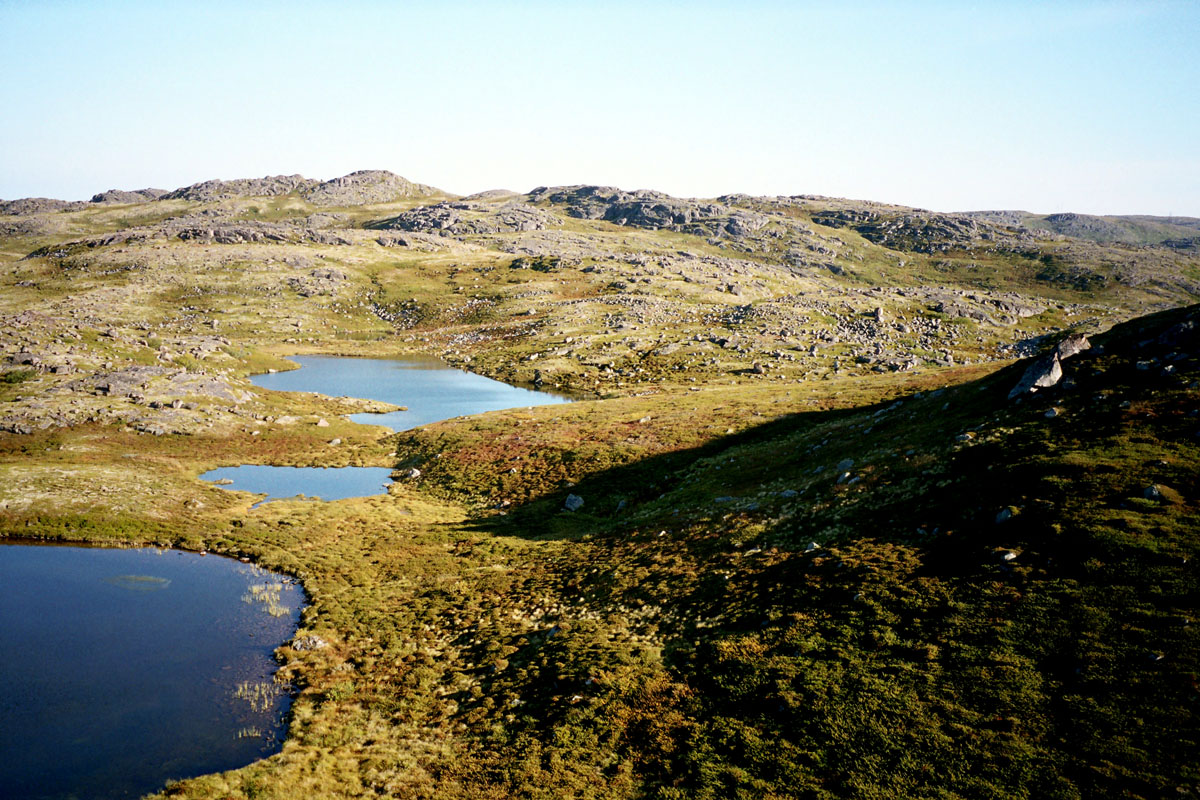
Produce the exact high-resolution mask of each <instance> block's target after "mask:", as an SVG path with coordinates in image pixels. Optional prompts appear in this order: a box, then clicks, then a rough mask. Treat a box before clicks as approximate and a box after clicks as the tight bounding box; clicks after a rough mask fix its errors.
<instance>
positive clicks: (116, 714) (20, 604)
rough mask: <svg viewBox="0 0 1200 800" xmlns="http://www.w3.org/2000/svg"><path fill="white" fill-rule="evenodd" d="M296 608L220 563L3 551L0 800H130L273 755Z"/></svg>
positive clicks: (148, 554)
mask: <svg viewBox="0 0 1200 800" xmlns="http://www.w3.org/2000/svg"><path fill="white" fill-rule="evenodd" d="M303 603H304V596H303V592H302V590H301V589H300V587H299V586H298V585H297V584H296V583H295V582H294V581H292V580H291V579H289V578H286V577H283V576H279V575H275V574H273V573H270V572H266V571H263V570H261V569H258V568H256V567H254V566H252V565H250V564H243V563H241V562H239V561H236V560H233V559H228V558H221V557H219V556H213V555H209V556H201V555H199V554H197V553H185V552H181V551H177V550H157V549H146V548H140V549H130V550H116V549H104V548H90V547H60V546H28V545H16V544H7V543H0V797H3V798H55V799H56V800H57V799H59V798H64V799H65V798H69V797H87V798H136V797H140V796H141V795H143V794H146V793H148V792H153V791H157V790H160V789H161V788H162V787H163V785H164V784H165V783H166V782H167V781H169V780H172V779H178V778H185V777H193V776H196V775H201V774H205V773H209V772H216V771H221V770H228V769H233V768H236V767H240V766H244V765H245V764H248V763H250V762H252V761H254V760H256V759H259V758H262V757H264V756H266V755H269V754H271V753H273V752H276V751H278V750H279V748H280V746H281V745H282V740H283V736H284V733H285V731H284V726H283V718H284V714H285V712H286V710H287V708H288V705H289V703H290V700H289V698H288V696H287V694H286V693H285V692H282V691H281V690H280V689H279V687H276V686H275V684H273V683H272V680H271V678H272V675H273V674H274V673H275V670H276V665H275V662H274V660H273V659H272V655H271V654H272V651H273V650H274V649H275V648H276V647H278V646H279V645H280V644H282V643H283V642H285V641H287V640H289V639H290V638H291V636H292V635H293V633H294V632H295V630H296V626H297V624H298V621H299V618H300V609H301V607H302V605H303Z"/></svg>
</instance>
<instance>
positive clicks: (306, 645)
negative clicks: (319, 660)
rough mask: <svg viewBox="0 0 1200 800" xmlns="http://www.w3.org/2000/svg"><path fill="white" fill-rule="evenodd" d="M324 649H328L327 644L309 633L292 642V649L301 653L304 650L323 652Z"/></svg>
mask: <svg viewBox="0 0 1200 800" xmlns="http://www.w3.org/2000/svg"><path fill="white" fill-rule="evenodd" d="M326 647H329V642H327V641H325V640H324V639H322V638H321V637H320V636H315V635H313V634H311V633H310V634H308V635H306V636H301V637H299V638H298V639H293V640H292V649H293V650H299V651H301V652H303V651H305V650H323V649H324V648H326Z"/></svg>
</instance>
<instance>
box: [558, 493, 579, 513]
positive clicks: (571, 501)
mask: <svg viewBox="0 0 1200 800" xmlns="http://www.w3.org/2000/svg"><path fill="white" fill-rule="evenodd" d="M563 508H565V509H566V510H567V511H578V510H579V509H581V508H583V498H582V497H580V496H579V495H577V494H569V495H567V499H566V501H565V502H564V503H563Z"/></svg>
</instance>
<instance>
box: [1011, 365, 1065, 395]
mask: <svg viewBox="0 0 1200 800" xmlns="http://www.w3.org/2000/svg"><path fill="white" fill-rule="evenodd" d="M1062 375H1063V371H1062V364H1060V363H1059V361H1058V353H1051V354H1050V355H1048V356H1042V357H1041V358H1039V359H1037V360H1035V361H1034V362H1033V363H1032V364H1030V365H1029V368H1028V369H1026V370H1025V374H1024V375H1023V376H1021V380H1020V381H1019V382H1018V383H1017V385H1016V386H1014V387H1013V389H1012V391H1010V392H1009V393H1008V399H1009V400H1012V399H1013V398H1015V397H1020V396H1021V395H1025V394H1029V393H1030V392H1036V391H1037V390H1038V389H1044V388H1046V387H1048V386H1053V385H1054V384H1056V383H1058V382H1059V381H1060V380H1062Z"/></svg>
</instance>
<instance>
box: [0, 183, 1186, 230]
mask: <svg viewBox="0 0 1200 800" xmlns="http://www.w3.org/2000/svg"><path fill="white" fill-rule="evenodd" d="M288 195H294V196H296V197H298V198H300V199H302V200H304V201H306V202H308V203H310V204H311V205H313V206H316V207H319V208H335V207H353V206H364V205H382V204H387V203H393V202H397V201H404V200H414V199H416V200H420V199H423V198H430V199H431V202H434V201H435V200H434V199H435V198H436V200H443V201H444V200H448V199H452V198H457V196H456V195H453V194H451V193H448V192H444V191H442V190H441V189H438V188H436V187H434V186H429V185H426V184H423V183H414V182H413V181H410V180H408V179H407V178H404V177H401V176H400V175H396V174H395V173H392V172H388V171H387V170H359V171H358V172H352V173H350V174H349V175H343V176H342V177H340V178H333V179H331V180H327V181H322V180H317V179H314V178H305V177H304V176H303V175H268V176H265V177H262V178H240V179H236V180H217V179H213V180H207V181H201V182H199V183H193V184H192V185H190V186H184V187H182V188H179V189H174V190H167V189H150V188H147V189H135V190H123V189H109V190H108V191H105V192H101V193H99V194H97V195H94V196H93V197H92V199H91V200H90V201H87V202H83V201H69V200H55V199H51V198H46V197H27V198H22V199H19V200H9V201H0V215H5V216H26V215H36V214H48V213H54V212H60V211H82V210H85V209H87V208H94V207H95V206H96V205H103V204H109V205H119V204H133V203H147V202H154V201H159V200H184V201H190V202H196V203H215V202H220V201H224V200H232V199H237V198H250V197H284V196H288ZM458 199H459V200H460V201H461V202H466V203H472V202H476V203H477V202H480V201H494V200H501V199H511V200H513V201H514V203H516V202H519V201H520V200H521V199H524V200H525V201H526V202H529V203H532V204H538V203H542V202H549V203H551V204H566V205H567V206H568V209H567V210H568V214H569V215H570V216H575V217H582V218H585V219H593V218H602V219H608V220H611V221H619V222H620V224H631V225H635V226H639V227H653V228H657V227H668V228H678V226H679V224H680V223H681V222H683V223H687V222H691V221H693V218H704V217H707V216H711V215H713V214H714V213H717V212H718V211H721V210H722V209H721V208H720V207H719V206H721V205H722V204H724V205H728V204H731V203H732V204H734V205H738V204H739V203H740V202H741V201H751V200H774V201H782V200H788V201H797V200H804V201H828V202H827V205H829V206H830V210H827V211H826V212H822V213H821V214H819V215H818V216H817V217H814V221H815V222H818V223H820V224H824V225H830V226H833V227H854V228H855V229H856V230H857V231H858V232H859V233H861V234H863V235H864V236H866V237H867V238H868V239H871V238H872V237H873V236H875V237H876V238H879V237H883V238H884V239H888V240H890V239H894V238H896V236H897V235H901V234H905V235H906V234H907V233H911V231H909V230H908V229H909V228H911V227H912V226H911V225H909V224H906V225H905V226H902V227H903V228H904V230H898V229H897V228H896V225H897V223H896V220H895V219H894V218H893V217H894V216H895V214H896V213H902V214H912V215H917V216H919V217H921V218H922V219H923V220H924V219H925V218H930V219H933V218H936V220H937V221H939V224H940V225H941V226H942V227H945V226H946V225H949V226H950V227H952V228H964V227H965V228H973V227H974V225H975V223H976V222H979V223H988V224H991V225H998V226H1003V227H1005V228H1009V229H1016V230H1023V231H1026V232H1029V233H1032V234H1035V235H1037V234H1045V235H1050V236H1065V237H1069V238H1073V239H1083V240H1087V241H1092V242H1096V243H1099V244H1105V245H1107V244H1127V245H1165V246H1168V247H1176V248H1187V249H1195V247H1196V246H1197V242H1198V241H1200V219H1198V218H1196V217H1178V216H1170V217H1156V216H1149V215H1121V216H1094V215H1090V214H1074V213H1056V214H1035V213H1032V212H1029V211H1017V210H993V211H966V212H958V213H953V214H935V213H932V212H928V211H925V210H923V209H916V208H908V207H905V206H895V205H890V204H885V203H878V202H872V201H857V200H843V199H839V198H827V197H821V196H819V195H793V196H790V197H787V198H782V197H781V198H751V197H749V196H747V195H736V194H735V195H724V196H722V197H719V198H716V200H717V201H718V202H717V203H716V204H714V203H712V202H708V201H698V200H695V199H681V198H675V197H672V196H670V195H667V194H664V193H662V192H654V191H647V190H638V191H633V192H627V191H622V190H620V189H618V188H616V187H609V186H584V185H577V186H559V187H538V188H536V189H533V190H532V191H530V192H529V193H528V194H526V195H521V194H519V193H516V192H509V191H501V190H491V191H486V192H479V193H477V194H473V195H470V196H468V197H465V198H458ZM456 209H457V207H455V208H447V207H445V206H444V205H436V206H431V207H430V208H429V209H428V210H421V211H414V212H413V214H414V215H416V216H418V217H422V219H420V220H417V221H415V222H414V221H412V220H406V219H399V218H397V220H392V221H390V222H394V223H395V224H396V225H398V226H400V227H405V226H406V225H413V224H418V223H430V224H432V223H431V222H430V220H426V219H424V217H429V216H431V215H432V216H438V215H441V216H444V217H449V216H456V215H455V213H454V212H455V210H456ZM510 211H511V212H512V213H520V214H523V215H525V216H528V215H529V214H530V213H534V214H536V213H537V212H536V209H524V208H522V209H516V210H512V209H510ZM510 215H511V214H510ZM725 216H729V215H728V214H726V215H725ZM730 219H731V220H732V222H731V224H732V225H733V226H734V228H735V230H734V231H732V232H733V233H735V234H736V233H737V232H738V231H739V230H740V229H742V228H747V227H748V228H751V229H752V228H754V227H756V226H757V225H760V224H763V223H765V219H759V218H756V217H755V216H754V215H753V214H747V213H744V212H739V213H735V214H733V216H732V217H730ZM433 222H437V223H439V224H437V225H435V227H437V228H438V229H439V230H440V229H442V228H446V227H448V226H450V224H451V222H450V221H447V220H442V219H440V218H439V219H438V220H434V221H433ZM510 222H511V224H510V225H509V227H513V228H515V229H522V228H524V227H525V226H527V225H529V224H536V221H532V222H531V221H529V220H526V219H524V218H522V219H521V220H517V221H515V222H512V221H510ZM909 222H912V220H909ZM418 227H419V226H418ZM460 227H461V226H460ZM876 228H879V230H876ZM873 240H874V239H873ZM881 243H886V242H881Z"/></svg>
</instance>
